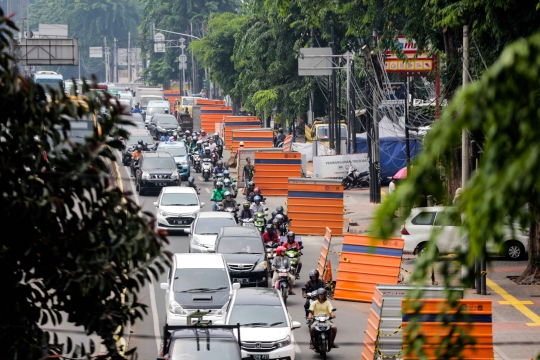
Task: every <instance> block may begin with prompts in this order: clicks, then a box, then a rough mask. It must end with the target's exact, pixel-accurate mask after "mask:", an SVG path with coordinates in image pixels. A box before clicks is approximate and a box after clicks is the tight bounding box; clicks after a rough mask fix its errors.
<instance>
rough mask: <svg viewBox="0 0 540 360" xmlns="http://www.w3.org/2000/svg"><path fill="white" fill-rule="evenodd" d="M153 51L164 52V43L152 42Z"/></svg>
mask: <svg viewBox="0 0 540 360" xmlns="http://www.w3.org/2000/svg"><path fill="white" fill-rule="evenodd" d="M154 52H163V53H164V52H165V43H164V42H159V43H155V44H154Z"/></svg>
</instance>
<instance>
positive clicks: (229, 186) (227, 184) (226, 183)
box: [223, 179, 236, 197]
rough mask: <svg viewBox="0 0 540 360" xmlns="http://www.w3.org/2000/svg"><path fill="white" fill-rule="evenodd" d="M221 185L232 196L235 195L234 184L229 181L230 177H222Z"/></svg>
mask: <svg viewBox="0 0 540 360" xmlns="http://www.w3.org/2000/svg"><path fill="white" fill-rule="evenodd" d="M223 186H224V187H225V189H227V190H228V191H230V192H231V194H232V196H233V197H236V191H235V189H234V184H233V183H232V182H231V179H223Z"/></svg>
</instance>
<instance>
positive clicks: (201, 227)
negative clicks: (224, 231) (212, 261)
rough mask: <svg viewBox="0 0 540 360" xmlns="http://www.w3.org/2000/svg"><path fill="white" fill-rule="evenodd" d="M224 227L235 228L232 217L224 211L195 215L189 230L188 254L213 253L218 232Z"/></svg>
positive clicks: (234, 221) (187, 231)
mask: <svg viewBox="0 0 540 360" xmlns="http://www.w3.org/2000/svg"><path fill="white" fill-rule="evenodd" d="M224 226H236V220H234V215H233V214H231V213H229V212H225V211H223V212H222V211H208V212H200V213H198V214H197V217H196V218H195V221H193V222H192V223H191V226H190V228H189V229H186V230H184V231H185V232H186V233H189V234H190V235H189V252H190V253H201V252H202V253H205V252H211V251H214V249H215V245H216V239H217V235H218V233H219V231H220V230H221V228H222V227H224Z"/></svg>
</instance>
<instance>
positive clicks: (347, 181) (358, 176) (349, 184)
mask: <svg viewBox="0 0 540 360" xmlns="http://www.w3.org/2000/svg"><path fill="white" fill-rule="evenodd" d="M341 184H342V185H343V190H348V189H350V188H354V187H355V186H357V187H359V188H363V187H369V171H364V172H359V171H358V170H357V169H356V168H355V167H354V166H352V165H351V166H349V172H348V173H347V175H346V176H345V177H344V178H343V180H341Z"/></svg>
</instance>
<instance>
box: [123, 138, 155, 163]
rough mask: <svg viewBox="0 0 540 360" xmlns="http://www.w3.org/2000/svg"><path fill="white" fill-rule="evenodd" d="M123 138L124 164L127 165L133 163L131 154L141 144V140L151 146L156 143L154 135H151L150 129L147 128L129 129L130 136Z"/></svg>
mask: <svg viewBox="0 0 540 360" xmlns="http://www.w3.org/2000/svg"><path fill="white" fill-rule="evenodd" d="M122 140H123V141H124V148H123V149H122V164H124V165H126V166H127V165H130V164H131V156H132V155H133V151H135V148H136V147H137V145H138V144H139V141H142V142H143V143H145V144H148V146H149V147H151V146H153V145H154V140H153V139H152V135H150V133H149V132H148V130H145V129H131V130H129V137H128V138H127V139H122Z"/></svg>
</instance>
